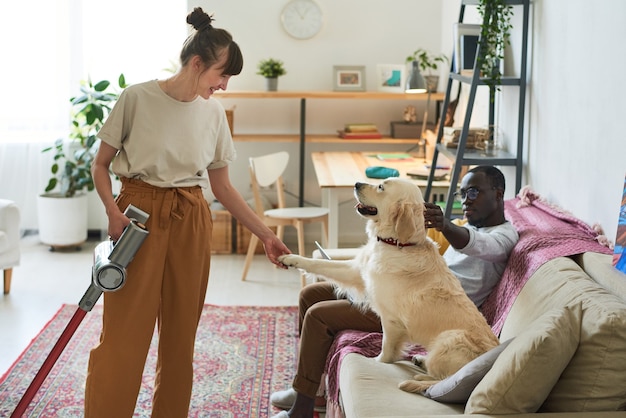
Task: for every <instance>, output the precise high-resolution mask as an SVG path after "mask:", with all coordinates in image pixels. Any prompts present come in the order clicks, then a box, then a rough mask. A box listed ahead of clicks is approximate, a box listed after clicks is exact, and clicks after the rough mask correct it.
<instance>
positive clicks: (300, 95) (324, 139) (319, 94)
mask: <svg viewBox="0 0 626 418" xmlns="http://www.w3.org/2000/svg"><path fill="white" fill-rule="evenodd" d="M215 97H216V98H218V99H222V98H224V99H298V100H299V101H300V129H299V133H298V134H295V135H294V134H292V135H289V134H286V135H285V134H277V135H269V134H259V135H254V134H248V135H236V134H235V135H234V136H233V140H234V141H247V142H299V143H300V150H299V179H298V180H299V181H298V187H299V193H298V197H299V204H300V206H303V205H304V167H305V155H306V153H305V150H306V143H307V142H309V143H328V144H333V143H342V144H377V143H380V144H415V141H416V140H415V139H414V138H412V139H401V138H382V139H342V138H339V137H338V136H337V134H336V133H335V134H329V135H309V134H307V133H306V102H307V100H308V99H350V100H410V101H427V100H428V94H427V93H418V94H413V93H411V94H409V93H389V92H378V91H376V92H374V91H363V92H353V91H220V92H218V93H216V94H215ZM430 100H432V101H434V102H435V103H436V105H437V112H436V115H437V117H439V114H440V113H441V112H440V107H441V102H442V101H443V100H444V94H443V93H430Z"/></svg>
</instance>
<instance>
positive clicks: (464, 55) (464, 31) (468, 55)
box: [453, 23, 481, 73]
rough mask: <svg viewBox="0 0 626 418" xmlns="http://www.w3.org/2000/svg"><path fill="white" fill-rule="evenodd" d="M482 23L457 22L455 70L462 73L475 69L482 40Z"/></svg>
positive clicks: (454, 29)
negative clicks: (477, 52)
mask: <svg viewBox="0 0 626 418" xmlns="http://www.w3.org/2000/svg"><path fill="white" fill-rule="evenodd" d="M480 30H481V25H477V24H471V23H455V24H454V27H453V32H454V33H453V39H454V58H453V59H454V71H455V72H457V73H462V72H465V71H470V72H471V71H472V70H473V69H474V60H475V59H476V50H477V49H478V42H479V41H480Z"/></svg>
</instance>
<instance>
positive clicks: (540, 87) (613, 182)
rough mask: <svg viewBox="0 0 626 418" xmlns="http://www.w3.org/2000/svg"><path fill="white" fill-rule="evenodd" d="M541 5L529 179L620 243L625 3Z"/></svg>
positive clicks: (625, 150) (625, 147) (573, 0)
mask: <svg viewBox="0 0 626 418" xmlns="http://www.w3.org/2000/svg"><path fill="white" fill-rule="evenodd" d="M534 4H535V10H534V26H533V51H532V58H531V59H532V63H533V65H532V72H531V74H530V80H531V83H530V86H531V87H530V89H529V95H528V102H529V105H530V115H529V125H530V132H529V135H530V142H529V145H528V158H527V160H526V164H527V172H528V183H529V184H531V185H532V186H533V187H534V188H535V190H537V191H538V192H540V193H541V194H542V195H543V196H545V197H546V198H547V199H549V200H550V201H552V202H554V203H557V204H559V205H560V206H562V207H564V208H567V209H569V210H570V211H572V212H573V213H574V214H575V215H576V216H578V217H580V218H581V219H583V220H585V221H586V222H588V223H591V224H593V223H595V222H599V223H600V225H602V226H603V227H604V229H605V232H606V233H607V235H608V237H609V238H610V239H611V240H614V238H615V233H616V229H617V219H618V213H619V204H620V202H621V196H622V189H623V184H624V174H625V173H626V139H625V135H624V131H623V123H622V122H623V121H622V118H623V117H624V116H625V115H626V105H624V102H623V98H624V97H625V96H626V83H624V80H623V72H624V68H626V54H624V53H623V52H624V40H625V39H626V25H624V17H625V16H626V2H623V1H621V0H604V1H601V2H595V3H590V2H588V1H585V0H568V1H565V0H558V1H555V0H552V1H545V0H544V1H535V2H534Z"/></svg>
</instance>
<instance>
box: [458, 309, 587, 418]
mask: <svg viewBox="0 0 626 418" xmlns="http://www.w3.org/2000/svg"><path fill="white" fill-rule="evenodd" d="M581 311H582V308H581V304H580V303H579V304H577V305H575V306H572V307H567V308H557V309H554V310H551V311H549V312H547V313H546V314H544V315H543V316H541V317H540V318H539V319H538V320H536V321H535V322H533V323H532V325H531V326H530V327H528V329H527V330H526V331H524V332H522V333H521V334H520V335H518V336H517V337H515V339H513V340H512V341H511V343H510V344H509V345H508V347H506V349H505V350H504V351H503V352H502V353H501V354H500V355H499V356H498V357H497V359H496V361H495V363H494V365H493V367H492V368H491V370H490V371H489V372H488V373H487V374H486V375H485V377H484V378H483V379H482V380H481V381H480V383H478V385H477V386H476V389H475V390H474V391H473V392H472V394H471V396H470V397H469V400H468V402H467V405H466V408H465V413H469V414H516V413H529V412H536V411H537V410H538V409H539V407H540V406H541V404H542V403H543V402H544V401H545V399H546V398H547V397H548V394H549V393H550V390H551V389H552V387H553V386H554V384H555V383H556V382H557V380H558V379H559V376H560V375H561V372H562V371H563V369H565V367H566V366H567V364H568V363H569V361H570V359H571V357H572V355H573V354H574V352H575V351H576V348H577V346H578V341H579V338H580V321H581Z"/></svg>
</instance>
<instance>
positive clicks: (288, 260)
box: [278, 254, 304, 268]
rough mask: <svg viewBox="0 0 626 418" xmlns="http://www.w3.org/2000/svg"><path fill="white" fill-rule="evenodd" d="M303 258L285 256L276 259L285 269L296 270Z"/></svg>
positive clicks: (292, 255)
mask: <svg viewBox="0 0 626 418" xmlns="http://www.w3.org/2000/svg"><path fill="white" fill-rule="evenodd" d="M303 259H304V257H301V256H299V255H296V254H285V255H281V256H280V257H278V261H280V262H281V263H283V264H284V265H286V266H287V267H295V268H298V267H299V266H300V265H301V264H302V260H303Z"/></svg>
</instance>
